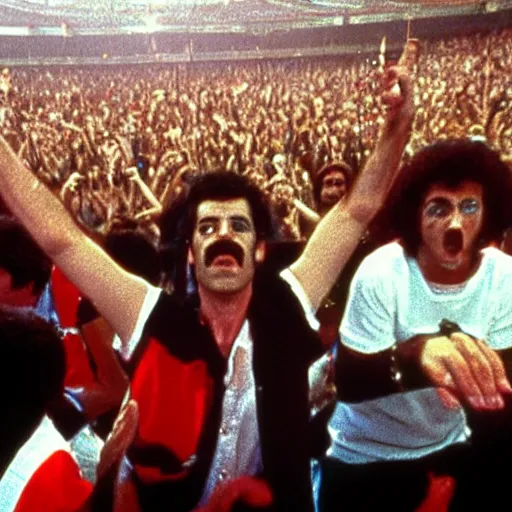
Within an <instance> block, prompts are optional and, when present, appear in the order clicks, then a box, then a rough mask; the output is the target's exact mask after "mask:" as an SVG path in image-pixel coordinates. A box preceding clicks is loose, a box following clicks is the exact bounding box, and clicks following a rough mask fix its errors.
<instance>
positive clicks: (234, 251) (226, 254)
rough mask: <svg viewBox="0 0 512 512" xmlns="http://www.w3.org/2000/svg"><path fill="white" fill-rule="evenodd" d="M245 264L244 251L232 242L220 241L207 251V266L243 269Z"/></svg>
mask: <svg viewBox="0 0 512 512" xmlns="http://www.w3.org/2000/svg"><path fill="white" fill-rule="evenodd" d="M243 263H244V250H243V249H242V248H241V247H240V246H239V245H238V244H236V243H235V242H232V241H231V240H220V241H218V242H215V243H213V244H212V245H210V247H208V249H206V254H205V264H206V266H207V267H210V266H212V265H216V266H222V267H233V266H239V267H241V266H242V265H243Z"/></svg>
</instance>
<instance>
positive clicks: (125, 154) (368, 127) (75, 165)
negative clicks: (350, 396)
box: [0, 30, 512, 239]
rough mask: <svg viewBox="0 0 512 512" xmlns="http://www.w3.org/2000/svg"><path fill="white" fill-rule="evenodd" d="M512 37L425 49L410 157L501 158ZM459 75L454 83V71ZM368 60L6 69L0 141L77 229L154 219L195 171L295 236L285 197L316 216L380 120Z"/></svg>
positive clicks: (508, 150)
mask: <svg viewBox="0 0 512 512" xmlns="http://www.w3.org/2000/svg"><path fill="white" fill-rule="evenodd" d="M511 45H512V32H511V31H508V30H505V31H501V32H497V33H491V34H474V35H472V36H471V37H456V38H452V39H444V40H440V41H433V42H431V41H425V42H422V53H421V55H420V58H419V61H418V64H417V66H416V69H415V71H414V73H415V78H416V79H415V101H416V103H417V107H418V112H417V115H416V119H415V124H414V130H413V136H412V139H411V142H410V144H409V146H408V148H407V153H408V154H412V153H413V152H415V151H416V150H418V149H419V148H421V147H423V146H424V145H425V144H427V143H430V142H432V141H434V140H437V139H443V138H447V137H469V136H472V137H483V138H486V139H487V141H488V142H489V143H490V144H491V146H492V147H494V148H496V149H498V150H499V151H500V152H501V153H502V154H503V156H504V158H505V159H510V158H512V147H511V144H512V142H511V140H512V138H511V137H510V135H511V130H512V126H511V119H512V116H511V115H510V109H511V105H510V98H511V95H512V86H511V83H510V77H509V74H508V72H507V70H508V68H509V65H510V59H511V57H510V55H511V53H512V52H511V51H509V50H510V49H511ZM454 70H456V71H457V72H454ZM378 75H379V66H378V63H377V55H375V56H371V57H369V58H368V57H367V58H361V57H346V58H343V59H339V58H336V59H334V58H325V59H322V60H316V61H313V60H309V59H303V60H289V61H279V60H276V61H268V62H243V63H215V64H209V63H202V64H193V65H191V64H186V65H182V64H180V65H172V66H165V67H164V66H148V67H140V66H139V67H129V68H115V69H112V68H108V69H103V68H101V69H99V68H92V69H90V68H69V69H64V68H62V69H60V68H59V69H54V68H48V69H44V70H42V69H29V68H27V69H14V70H10V71H9V70H4V73H3V75H2V79H1V82H0V88H1V92H0V94H1V100H2V101H1V106H0V126H1V130H2V134H3V135H4V136H5V137H6V138H7V140H8V141H9V142H10V143H11V145H12V147H13V148H14V149H15V151H16V152H17V153H18V154H19V155H20V156H21V158H22V159H23V160H24V161H25V162H26V164H27V165H29V166H30V168H31V169H33V171H34V172H35V173H36V174H37V175H38V176H40V177H41V178H42V179H43V180H44V181H45V182H46V183H47V184H49V185H50V186H51V188H52V189H53V190H55V192H56V193H59V194H60V195H61V198H62V200H63V201H64V203H65V204H66V205H67V207H68V208H69V209H70V210H71V211H73V213H74V215H75V216H76V218H77V219H78V220H79V222H80V223H81V224H83V225H84V226H85V227H87V228H88V229H92V230H95V231H99V232H100V233H101V232H106V231H108V228H109V226H110V225H111V224H112V223H113V222H115V221H116V219H117V220H118V219H119V218H124V219H125V218H130V219H135V220H137V221H138V222H139V223H140V224H143V225H144V226H145V227H146V228H147V229H148V230H149V231H151V232H153V236H154V237H156V236H157V232H156V228H155V227H154V224H153V223H152V221H153V220H154V219H155V218H156V216H157V215H158V213H159V212H160V207H159V205H160V206H162V207H164V208H165V207H167V206H168V205H169V204H171V203H172V202H173V200H174V199H175V196H176V195H178V194H179V192H180V190H181V188H182V186H183V184H184V182H186V179H187V177H188V176H190V175H192V174H194V173H196V172H198V170H199V169H208V170H215V169H228V170H231V171H234V172H237V173H241V174H247V175H249V176H250V177H251V179H253V180H254V182H256V183H257V184H258V185H259V186H261V187H262V188H263V189H264V190H265V193H266V194H267V196H268V198H269V201H270V202H271V203H272V205H273V206H274V207H275V209H276V211H277V214H278V217H279V223H280V227H281V229H280V233H281V236H282V238H285V239H288V238H292V239H294V238H300V237H301V236H302V235H301V232H300V229H299V227H298V224H297V218H298V216H297V214H296V211H295V208H294V207H293V206H292V205H291V202H290V198H297V199H300V200H301V201H302V202H303V203H304V204H306V205H307V206H309V207H314V201H313V194H312V182H313V181H314V180H315V176H316V173H317V172H318V170H319V169H320V168H321V167H322V166H323V165H325V164H326V163H328V162H332V161H344V162H346V163H347V164H348V165H350V166H351V167H352V169H353V170H354V172H355V173H356V172H357V170H358V169H359V168H360V167H361V165H362V164H363V163H364V162H365V160H366V159H367V157H368V155H369V154H370V153H371V151H372V149H373V145H374V142H375V140H376V135H377V133H378V129H379V126H380V125H381V124H382V119H383V117H382V116H383V112H382V108H381V105H380V104H379V102H378V100H377V94H376V93H377V88H378V83H379V82H378Z"/></svg>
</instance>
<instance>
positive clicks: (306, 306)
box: [279, 268, 320, 331]
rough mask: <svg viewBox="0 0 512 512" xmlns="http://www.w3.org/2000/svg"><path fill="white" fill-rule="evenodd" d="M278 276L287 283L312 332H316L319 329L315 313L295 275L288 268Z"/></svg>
mask: <svg viewBox="0 0 512 512" xmlns="http://www.w3.org/2000/svg"><path fill="white" fill-rule="evenodd" d="M279 276H280V277H281V279H284V281H286V282H287V283H288V285H289V286H290V288H291V289H292V291H293V293H294V294H295V296H296V297H297V299H298V301H299V302H300V305H301V306H302V310H303V311H304V315H305V316H306V320H307V321H308V324H309V326H310V327H311V329H313V330H314V331H318V330H319V329H320V322H319V321H318V320H317V318H316V311H315V310H314V309H313V306H312V305H311V302H309V298H308V296H307V295H306V292H305V291H304V288H302V285H301V284H300V282H299V280H298V279H297V278H296V277H295V275H294V274H293V272H292V271H291V270H290V269H289V268H286V269H285V270H283V271H282V272H281V273H280V274H279Z"/></svg>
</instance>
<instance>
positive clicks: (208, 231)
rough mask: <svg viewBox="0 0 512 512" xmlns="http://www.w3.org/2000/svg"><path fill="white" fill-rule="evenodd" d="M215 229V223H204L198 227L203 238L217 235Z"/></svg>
mask: <svg viewBox="0 0 512 512" xmlns="http://www.w3.org/2000/svg"><path fill="white" fill-rule="evenodd" d="M215 229H216V224H215V222H202V223H201V224H199V226H198V227H197V231H198V232H199V234H200V235H203V236H208V235H213V233H215Z"/></svg>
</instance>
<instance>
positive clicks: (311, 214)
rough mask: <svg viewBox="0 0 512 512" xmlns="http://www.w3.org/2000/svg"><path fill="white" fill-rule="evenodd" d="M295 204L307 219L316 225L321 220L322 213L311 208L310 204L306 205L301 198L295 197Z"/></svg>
mask: <svg viewBox="0 0 512 512" xmlns="http://www.w3.org/2000/svg"><path fill="white" fill-rule="evenodd" d="M293 205H294V206H295V208H297V210H298V211H299V213H300V214H301V215H302V216H303V217H304V218H305V219H306V220H307V221H309V222H311V224H314V225H316V224H318V223H319V222H320V215H318V213H317V212H315V211H314V210H312V209H311V208H309V206H307V205H305V204H304V203H303V202H302V201H301V200H300V199H297V198H295V199H294V200H293Z"/></svg>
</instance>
